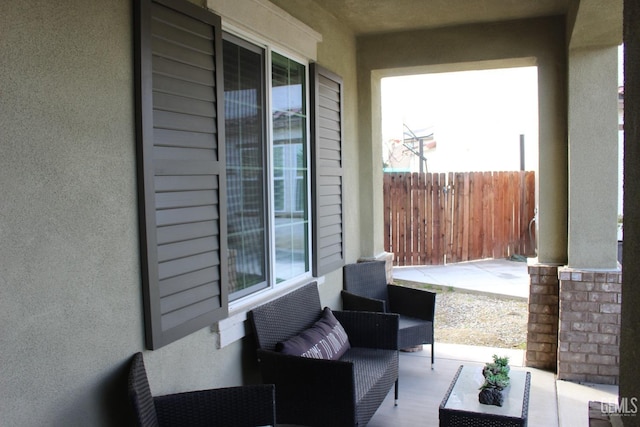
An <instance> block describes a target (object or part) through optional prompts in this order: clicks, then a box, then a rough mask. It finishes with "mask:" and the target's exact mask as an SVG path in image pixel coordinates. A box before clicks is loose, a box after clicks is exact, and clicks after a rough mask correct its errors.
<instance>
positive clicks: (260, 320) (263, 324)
mask: <svg viewBox="0 0 640 427" xmlns="http://www.w3.org/2000/svg"><path fill="white" fill-rule="evenodd" d="M322 313H323V310H322V308H321V305H320V296H319V294H318V288H317V284H316V283H315V282H313V283H310V284H307V285H305V286H303V287H301V288H299V289H296V290H295V291H293V292H291V293H289V294H286V295H284V296H282V297H280V298H278V299H276V300H274V301H271V302H268V303H266V304H264V305H262V306H260V307H257V308H255V309H253V310H252V311H251V312H249V319H250V321H251V323H252V325H253V330H254V335H255V338H256V343H257V346H258V350H257V353H258V361H259V365H260V371H261V373H262V380H263V381H264V382H267V383H273V384H275V386H276V405H277V415H278V417H277V418H278V423H282V424H296V425H305V426H316V427H328V426H331V427H342V426H364V425H366V424H367V422H369V420H370V419H371V417H372V416H373V414H374V413H375V412H376V410H377V409H378V407H379V406H380V404H381V403H382V401H383V400H384V399H385V397H386V395H387V394H388V393H389V390H390V389H391V386H392V385H394V383H395V398H396V400H397V399H398V350H397V339H398V338H397V337H398V316H397V315H392V314H385V313H362V312H355V311H351V312H346V311H334V312H333V315H335V318H336V319H337V320H338V321H339V323H340V324H341V325H342V327H343V328H344V330H345V332H346V334H347V335H348V338H349V341H350V348H349V349H348V350H347V351H346V353H344V354H343V355H342V356H340V358H339V359H338V360H325V359H314V358H308V357H302V356H293V355H287V354H284V353H282V352H278V351H276V350H275V349H276V347H277V345H278V343H281V342H283V341H286V340H289V339H291V338H293V337H296V336H298V335H299V334H300V333H301V332H304V331H305V330H308V329H309V328H310V327H312V326H313V325H314V324H315V322H317V321H318V320H319V319H320V318H321V315H322Z"/></svg>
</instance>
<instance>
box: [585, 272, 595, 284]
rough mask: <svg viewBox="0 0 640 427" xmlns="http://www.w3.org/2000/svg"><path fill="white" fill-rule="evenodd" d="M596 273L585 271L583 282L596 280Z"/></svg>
mask: <svg viewBox="0 0 640 427" xmlns="http://www.w3.org/2000/svg"><path fill="white" fill-rule="evenodd" d="M594 279H595V274H594V273H593V272H590V271H589V272H583V273H582V281H583V282H594V281H595V280H594Z"/></svg>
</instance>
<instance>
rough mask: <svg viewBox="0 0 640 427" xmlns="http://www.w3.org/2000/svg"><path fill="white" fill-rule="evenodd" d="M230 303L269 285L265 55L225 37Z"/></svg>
mask: <svg viewBox="0 0 640 427" xmlns="http://www.w3.org/2000/svg"><path fill="white" fill-rule="evenodd" d="M223 47H224V87H225V132H226V160H227V229H228V236H227V242H228V248H229V299H230V300H234V299H238V298H240V297H242V296H244V295H247V294H248V293H250V292H254V291H256V290H259V289H262V288H265V287H267V286H268V281H267V278H268V270H267V266H268V262H267V248H268V240H267V239H268V235H267V232H266V230H267V228H266V226H267V221H266V215H267V211H266V206H267V199H266V195H267V191H266V180H265V177H266V160H265V146H266V144H265V138H266V132H265V126H264V120H265V112H264V107H263V106H264V93H265V89H264V87H265V83H266V80H265V77H264V51H263V50H262V49H260V48H258V47H256V46H253V45H250V44H248V43H246V42H242V41H240V40H238V39H235V38H234V37H231V36H225V40H224V43H223Z"/></svg>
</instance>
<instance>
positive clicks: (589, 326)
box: [571, 322, 598, 332]
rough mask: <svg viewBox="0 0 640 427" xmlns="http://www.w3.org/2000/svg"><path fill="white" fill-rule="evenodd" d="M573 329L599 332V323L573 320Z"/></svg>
mask: <svg viewBox="0 0 640 427" xmlns="http://www.w3.org/2000/svg"><path fill="white" fill-rule="evenodd" d="M571 330H572V331H578V332H598V324H597V323H584V322H573V323H572V324H571Z"/></svg>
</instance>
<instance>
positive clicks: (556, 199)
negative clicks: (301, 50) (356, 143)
mask: <svg viewBox="0 0 640 427" xmlns="http://www.w3.org/2000/svg"><path fill="white" fill-rule="evenodd" d="M564 37H565V29H564V19H563V18H562V17H551V18H539V19H531V20H522V21H511V22H504V23H495V24H479V25H466V26H459V27H449V28H440V29H435V30H427V31H409V32H404V33H396V34H381V35H373V36H366V37H360V38H358V84H359V87H358V90H359V94H360V96H359V124H360V152H361V157H362V158H363V159H367V160H368V159H373V160H375V159H381V158H382V157H381V154H380V150H381V144H380V143H378V142H377V141H378V140H379V138H377V132H379V131H378V129H379V114H380V111H379V110H380V107H379V100H377V99H376V98H377V96H378V95H377V93H378V92H379V90H378V85H379V79H380V76H381V74H380V73H378V74H376V73H374V72H376V71H381V70H388V69H401V68H406V67H424V66H436V65H442V64H445V65H448V66H449V67H448V69H447V71H456V70H459V69H468V65H467V64H468V63H480V62H483V61H503V60H507V61H508V60H509V59H521V58H535V61H536V63H537V66H538V89H539V95H538V101H539V120H540V130H539V173H538V174H537V178H538V182H537V189H538V194H541V195H543V196H542V197H537V204H538V208H539V215H538V222H537V229H538V231H539V233H538V241H537V242H538V257H539V260H540V262H544V263H563V262H566V248H567V145H566V134H567V124H566V105H567V101H566V77H565V76H566V74H565V73H566V54H565V43H563V41H564ZM445 69H446V68H445V67H442V70H445ZM372 73H373V74H372ZM372 92H374V94H373V95H372ZM372 96H373V98H372ZM376 164H377V163H375V162H373V161H372V162H370V163H368V165H364V164H363V165H362V167H361V173H362V174H363V175H362V176H365V175H367V176H368V174H372V175H373V177H374V179H373V181H372V182H367V186H366V187H365V186H364V185H362V186H361V197H360V203H361V205H362V209H361V211H362V214H363V215H362V218H361V221H362V222H361V223H362V226H361V228H362V230H371V229H373V230H375V233H374V234H373V235H371V234H366V235H365V234H364V233H363V243H362V245H363V248H366V249H364V251H366V250H369V251H371V252H373V253H376V252H378V251H380V250H381V249H382V232H381V230H382V197H381V194H380V193H381V190H380V191H378V189H381V188H382V171H381V169H379V168H377V167H375V165H376ZM371 165H373V169H372V170H366V169H367V167H369V168H371V167H372V166H371ZM365 214H366V215H365ZM378 230H379V231H380V232H379V233H378Z"/></svg>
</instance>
